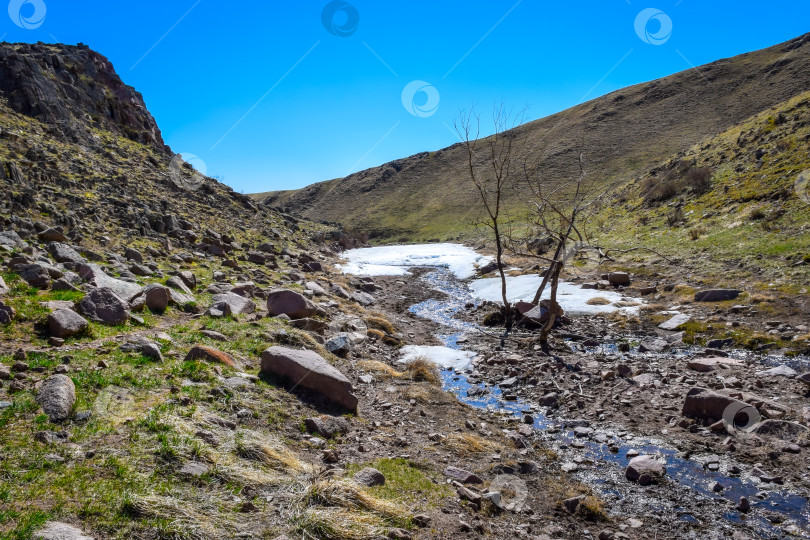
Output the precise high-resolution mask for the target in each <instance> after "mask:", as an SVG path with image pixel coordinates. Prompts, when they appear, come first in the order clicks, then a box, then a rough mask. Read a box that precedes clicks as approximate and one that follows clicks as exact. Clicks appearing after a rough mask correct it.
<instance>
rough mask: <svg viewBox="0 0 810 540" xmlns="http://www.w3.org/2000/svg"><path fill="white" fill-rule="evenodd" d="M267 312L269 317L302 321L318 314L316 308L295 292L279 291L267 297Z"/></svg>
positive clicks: (272, 292)
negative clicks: (281, 316)
mask: <svg viewBox="0 0 810 540" xmlns="http://www.w3.org/2000/svg"><path fill="white" fill-rule="evenodd" d="M267 311H268V312H269V314H270V315H271V316H274V317H275V316H278V315H287V316H288V317H289V318H290V319H303V318H305V317H312V316H313V315H315V314H317V313H318V307H317V306H316V305H315V304H313V303H312V302H311V301H310V300H309V299H307V298H305V297H304V296H303V295H301V294H298V293H297V292H295V291H291V290H289V289H280V290H275V291H271V292H270V293H269V294H268V295H267Z"/></svg>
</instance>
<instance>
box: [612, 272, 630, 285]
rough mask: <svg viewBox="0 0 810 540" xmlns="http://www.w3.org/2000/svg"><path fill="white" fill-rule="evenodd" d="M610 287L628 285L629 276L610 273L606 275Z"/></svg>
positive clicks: (622, 273) (620, 273)
mask: <svg viewBox="0 0 810 540" xmlns="http://www.w3.org/2000/svg"><path fill="white" fill-rule="evenodd" d="M608 281H609V282H610V284H611V285H630V274H628V273H627V272H611V273H609V274H608Z"/></svg>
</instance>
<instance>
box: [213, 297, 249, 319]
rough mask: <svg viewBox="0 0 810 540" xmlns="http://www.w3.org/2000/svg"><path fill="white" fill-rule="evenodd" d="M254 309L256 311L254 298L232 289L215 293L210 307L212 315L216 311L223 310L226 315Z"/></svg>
mask: <svg viewBox="0 0 810 540" xmlns="http://www.w3.org/2000/svg"><path fill="white" fill-rule="evenodd" d="M254 311H256V304H255V303H254V302H253V300H251V299H250V298H245V297H244V296H239V295H238V294H234V293H232V292H230V291H229V292H225V293H221V294H217V295H214V297H213V298H212V299H211V307H210V308H209V313H211V314H212V315H213V313H214V312H221V313H223V314H224V316H227V315H240V314H242V313H253V312H254Z"/></svg>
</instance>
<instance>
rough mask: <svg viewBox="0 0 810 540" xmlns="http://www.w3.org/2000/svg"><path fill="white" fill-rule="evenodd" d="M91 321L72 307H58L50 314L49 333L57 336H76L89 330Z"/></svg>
mask: <svg viewBox="0 0 810 540" xmlns="http://www.w3.org/2000/svg"><path fill="white" fill-rule="evenodd" d="M89 325H90V323H88V322H87V320H85V318H84V317H82V316H81V315H79V314H78V313H76V312H75V311H73V310H70V309H57V310H56V311H54V312H53V313H51V314H50V315H48V333H49V334H50V335H51V336H54V337H57V338H66V337H70V336H75V335H76V334H80V333H82V332H84V331H85V330H87V327H88V326H89Z"/></svg>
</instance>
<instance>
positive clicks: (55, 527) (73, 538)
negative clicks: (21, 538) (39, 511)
mask: <svg viewBox="0 0 810 540" xmlns="http://www.w3.org/2000/svg"><path fill="white" fill-rule="evenodd" d="M33 538H34V540H93V537H92V536H87V535H86V534H84V533H83V532H82V530H81V529H78V528H76V527H74V526H73V525H68V524H67V523H61V522H59V521H48V522H47V523H45V526H44V527H42V528H41V529H39V530H38V531H37V532H35V533H34V535H33Z"/></svg>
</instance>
